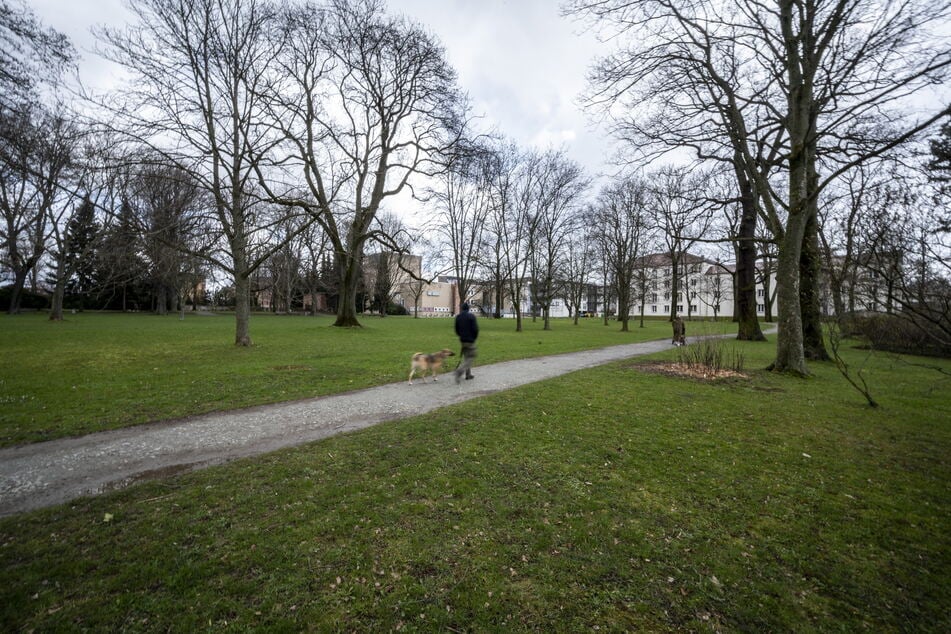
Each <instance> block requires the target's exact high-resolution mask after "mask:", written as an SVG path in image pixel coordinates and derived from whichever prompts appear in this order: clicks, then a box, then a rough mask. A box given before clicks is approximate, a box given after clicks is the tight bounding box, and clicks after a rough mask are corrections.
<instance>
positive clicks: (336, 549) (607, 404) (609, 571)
mask: <svg viewBox="0 0 951 634" xmlns="http://www.w3.org/2000/svg"><path fill="white" fill-rule="evenodd" d="M265 321H266V320H258V324H259V326H258V334H257V335H256V336H257V338H258V341H259V342H260V346H261V350H263V352H262V353H261V356H264V354H265V353H266V352H267V350H269V347H270V346H275V347H279V346H278V344H276V343H275V342H276V341H284V340H285V339H288V340H292V339H294V337H292V336H290V335H287V334H283V335H281V334H278V333H280V329H281V328H283V327H284V326H283V325H280V326H273V328H274V329H275V330H274V331H273V332H274V334H270V333H271V331H269V330H267V331H266V330H265V329H266V328H269V327H270V326H264V325H263V322H265ZM275 322H278V323H281V324H283V323H285V322H281V321H280V320H275ZM286 323H290V320H288V321H287V322H286ZM446 326H448V323H447V324H446ZM67 327H69V326H67ZM174 327H175V325H174V324H172V323H171V322H168V323H167V324H166V323H165V322H162V325H161V328H163V329H165V328H168V329H174ZM186 327H187V326H186ZM205 327H209V328H210V326H205ZM403 327H404V326H402V325H401V326H400V328H403ZM415 327H416V326H414V325H412V324H410V325H406V326H405V328H406V329H407V330H406V332H407V333H408V334H407V338H408V339H410V341H411V342H412V345H408V346H407V348H406V350H401V351H399V354H396V353H394V355H393V360H392V363H393V364H394V365H395V366H396V367H394V368H392V369H390V368H387V369H382V368H381V369H379V371H380V373H381V374H383V373H384V372H387V373H390V374H387V375H386V377H387V378H385V379H384V378H382V377H381V378H380V381H383V380H398V379H400V378H401V376H402V373H403V370H402V367H401V366H402V365H403V364H402V363H400V359H401V358H403V357H405V356H406V353H407V351H412V350H413V349H414V348H419V347H422V348H424V349H425V348H434V347H437V346H439V345H441V344H442V341H446V342H447V343H451V341H452V339H451V337H449V336H448V335H447V336H446V337H444V338H443V339H442V340H438V341H437V340H436V338H434V337H433V336H432V334H431V332H430V333H429V334H428V335H427V334H424V331H422V330H420V331H416V330H414V328H415ZM420 328H422V326H420ZM566 329H567V328H566ZM597 330H598V329H592V330H591V331H590V333H591V334H590V335H588V334H586V335H585V338H586V339H590V340H589V341H588V345H606V344H608V343H610V342H611V341H607V339H610V338H611V337H613V336H614V335H608V334H604V335H601V336H603V337H604V340H601V341H599V342H596V341H595V337H596V336H598V335H596V334H595V331H597ZM377 332H378V331H377V330H375V324H373V325H371V327H370V328H368V329H367V331H366V332H363V331H361V332H355V333H333V334H330V335H327V334H326V331H325V330H321V327H319V326H315V327H314V330H313V332H312V335H313V338H314V340H315V341H317V340H322V339H321V338H323V337H329V338H334V337H336V338H337V339H336V340H337V341H341V340H343V339H344V338H346V337H350V339H351V340H352V339H358V338H363V339H361V340H365V341H366V342H367V346H368V347H373V345H374V343H376V342H377V341H379V340H380V339H378V337H379V335H378V334H377ZM583 332H585V333H588V332H589V331H587V330H585V331H583ZM412 333H415V334H412ZM487 334H490V335H491V337H498V338H499V339H497V341H506V342H508V343H506V345H505V346H502V345H499V346H498V350H497V351H493V352H490V350H492V349H493V348H494V346H489V345H488V341H491V340H492V338H491V337H490V338H487V341H486V345H485V346H484V347H485V350H486V355H485V357H486V358H485V359H484V361H486V362H487V361H488V360H489V359H490V358H491V359H492V360H497V359H500V358H503V357H502V356H496V355H500V354H502V353H503V348H511V347H513V346H515V345H516V342H521V340H518V339H514V338H513V339H503V337H504V336H505V335H504V333H503V332H502V331H501V330H500V331H498V332H496V331H495V330H494V329H489V333H487ZM125 336H131V335H125ZM530 336H531V338H532V340H534V341H538V340H541V341H542V342H543V343H542V344H541V345H539V344H537V343H534V345H536V346H539V347H541V348H546V344H545V341H546V340H545V339H543V338H542V336H541V335H538V334H537V333H532V334H531V335H530ZM632 336H636V335H632ZM143 338H144V335H143ZM525 339H526V340H528V337H526V338H525ZM424 342H429V345H420V344H421V343H424ZM530 343H531V342H530ZM280 345H281V346H283V345H285V344H280ZM523 345H526V347H527V344H523ZM561 345H569V344H567V343H564V344H561ZM728 345H731V346H732V345H734V344H732V343H731V344H728ZM207 346H209V347H208V348H206V349H205V350H206V353H207V351H208V350H209V349H214V350H218V352H215V353H214V355H215V356H216V357H217V358H219V359H220V358H222V357H225V356H227V355H228V354H234V355H236V356H241V357H242V358H245V359H247V358H249V357H251V356H253V355H254V354H258V352H259V351H258V350H255V351H252V354H250V355H249V354H245V353H246V352H248V351H229V350H227V348H226V346H225V345H223V344H220V343H215V342H211V343H209V344H207ZM551 347H554V346H551ZM310 349H311V348H310V347H308V350H310ZM740 349H741V350H742V352H743V354H744V355H745V357H746V366H747V368H758V367H762V366H765V365H766V363H767V362H768V361H770V360H771V359H772V356H773V352H774V349H773V345H772V344H765V345H764V344H744V345H741V346H740ZM285 350H286V349H285ZM552 351H554V350H549V349H546V350H544V352H552ZM508 352H509V350H505V353H508ZM846 353H847V354H848V355H849V357H850V360H851V361H854V362H856V363H858V362H859V361H860V360H861V359H862V358H863V357H864V353H861V352H858V351H852V350H849V351H846ZM298 354H299V357H300V356H303V357H305V358H306V359H307V361H300V360H298V359H290V360H288V359H284V360H283V361H281V363H283V364H298V363H313V364H314V365H313V366H311V369H310V370H309V372H311V373H314V374H316V373H317V372H318V370H317V369H316V368H317V365H319V364H318V358H322V357H318V352H317V350H316V348H315V349H314V352H313V354H311V355H307V354H306V351H299V353H298ZM490 355H492V356H491V357H490ZM276 358H277V357H272V359H275V360H271V361H266V362H264V363H265V366H264V367H267V365H266V364H269V363H270V364H274V365H276V364H277V363H278V361H277V360H276ZM480 360H483V359H480ZM340 363H342V362H340ZM355 363H356V364H357V365H356V367H359V368H364V367H366V363H365V362H363V363H361V362H355ZM929 363H934V364H937V365H941V367H943V368H944V370H945V371H951V363H949V362H929ZM161 365H162V364H156V366H157V367H161ZM236 365H237V367H244V368H247V367H248V365H247V362H246V364H236ZM202 367H206V366H202ZM255 367H256V366H255ZM812 369H813V371H814V372H815V374H816V376H815V378H812V379H809V380H797V379H790V378H785V377H780V376H774V375H771V374H766V373H762V372H758V371H753V372H750V373H749V374H750V375H751V376H750V378H748V379H733V380H729V381H725V382H722V381H721V382H700V381H695V380H690V379H683V378H678V377H672V376H664V375H657V374H651V373H648V372H645V371H644V366H643V365H641V364H640V362H639V361H632V362H625V363H616V364H612V365H608V366H604V367H601V368H597V369H592V370H584V371H581V372H577V373H574V374H570V375H567V376H565V377H561V378H558V379H554V380H550V381H546V382H543V383H537V384H532V385H528V386H524V387H522V388H518V389H514V390H511V391H508V392H505V393H501V394H497V395H494V396H490V397H485V398H481V399H478V400H474V401H469V402H466V403H464V404H460V405H457V406H453V407H450V408H446V409H444V410H440V411H438V412H435V413H432V414H428V415H426V416H425V417H419V418H415V419H408V420H404V421H399V422H392V423H386V424H383V425H380V426H377V427H374V428H371V429H367V430H363V431H361V432H357V433H353V434H349V435H346V436H340V437H336V438H332V439H329V440H325V441H321V442H318V443H314V444H311V445H307V446H303V447H300V448H296V449H293V450H288V451H281V452H277V453H274V454H270V455H268V456H265V457H261V458H256V459H249V460H244V461H239V462H235V463H231V464H229V465H225V466H222V467H216V468H212V469H208V470H205V471H201V472H197V473H191V474H186V475H182V476H178V477H174V478H171V479H168V480H165V481H161V482H151V483H146V484H143V485H139V486H136V487H133V488H130V489H127V490H123V491H119V492H116V493H113V494H109V495H104V496H100V497H97V498H90V499H84V500H79V501H76V502H74V503H71V504H68V505H64V506H61V507H57V508H52V509H46V510H43V511H37V512H34V513H29V514H24V515H21V516H17V517H13V518H7V519H5V520H2V521H0V630H2V631H30V630H34V629H35V630H37V631H74V630H84V629H88V630H94V631H101V630H110V631H114V630H133V631H178V632H188V631H212V630H214V631H248V630H258V631H308V630H310V631H348V632H350V631H352V632H371V631H374V632H375V631H440V632H496V631H541V632H578V631H594V630H595V629H597V631H600V632H605V631H672V632H674V631H677V632H679V631H748V632H764V631H797V632H803V631H845V632H852V631H871V632H905V631H916V632H927V631H932V632H947V631H951V616H949V615H951V585H949V579H951V464H949V457H951V390H949V385H951V384H949V379H948V377H947V376H942V375H940V374H938V373H937V372H935V371H933V370H927V369H924V368H921V367H916V366H914V365H909V364H907V363H905V362H902V361H899V360H895V359H892V358H889V357H886V356H880V357H877V358H876V359H875V360H873V362H872V365H871V366H870V368H869V370H870V375H869V377H870V383H871V386H872V389H873V392H874V395H875V396H876V398H877V400H878V401H879V402H880V403H881V404H882V407H881V408H880V409H878V410H871V409H869V408H867V407H866V406H864V404H863V403H864V401H863V399H862V398H861V396H859V395H858V394H856V393H854V392H852V391H851V389H850V388H848V387H847V385H846V384H845V383H844V381H843V380H842V379H841V378H839V377H838V375H837V374H836V371H835V369H834V368H832V367H831V366H830V365H824V364H814V365H813V366H812ZM248 371H249V372H250V373H254V371H252V370H248ZM363 380H365V379H363ZM311 389H315V388H313V387H311Z"/></svg>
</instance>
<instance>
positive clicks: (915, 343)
mask: <svg viewBox="0 0 951 634" xmlns="http://www.w3.org/2000/svg"><path fill="white" fill-rule="evenodd" d="M844 330H846V331H847V332H848V333H849V334H850V335H851V336H857V337H860V338H862V339H864V340H866V341H867V342H868V344H869V345H870V346H871V347H872V348H874V349H876V350H884V351H886V352H897V353H900V354H914V355H920V356H926V357H951V345H949V344H948V343H947V342H946V341H945V337H944V336H943V335H942V333H941V332H940V329H939V328H938V326H936V325H935V324H932V323H930V322H927V321H924V320H921V319H919V320H918V321H915V320H914V318H913V317H911V316H906V315H888V314H884V313H870V314H864V315H854V316H852V317H851V318H850V320H849V322H848V324H847V325H846V328H845V329H844Z"/></svg>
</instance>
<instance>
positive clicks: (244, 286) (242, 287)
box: [234, 258, 251, 347]
mask: <svg viewBox="0 0 951 634" xmlns="http://www.w3.org/2000/svg"><path fill="white" fill-rule="evenodd" d="M242 259H243V258H242ZM234 345H236V346H242V347H247V346H250V345H251V282H250V281H249V280H248V278H247V277H246V276H244V275H241V274H238V275H235V276H234Z"/></svg>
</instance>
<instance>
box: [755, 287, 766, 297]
mask: <svg viewBox="0 0 951 634" xmlns="http://www.w3.org/2000/svg"><path fill="white" fill-rule="evenodd" d="M765 294H766V292H765V291H764V290H763V289H761V288H758V289H756V296H757V297H764V296H765Z"/></svg>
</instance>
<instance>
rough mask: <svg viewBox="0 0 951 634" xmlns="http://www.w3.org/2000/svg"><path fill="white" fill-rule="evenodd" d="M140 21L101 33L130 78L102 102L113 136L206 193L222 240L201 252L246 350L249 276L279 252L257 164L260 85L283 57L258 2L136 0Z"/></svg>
mask: <svg viewBox="0 0 951 634" xmlns="http://www.w3.org/2000/svg"><path fill="white" fill-rule="evenodd" d="M130 8H131V10H132V12H133V14H134V15H135V16H136V17H137V19H138V21H137V23H136V24H134V25H132V26H129V27H128V28H126V29H125V30H117V29H101V30H100V31H99V37H100V39H101V41H102V42H103V44H104V45H105V46H104V51H103V54H104V55H105V56H106V57H107V58H108V59H110V60H112V61H114V62H116V63H117V64H119V65H120V66H122V67H124V68H125V69H126V70H127V71H129V72H130V74H131V79H130V81H129V82H128V83H127V84H126V85H125V87H123V88H121V89H119V90H118V91H116V92H114V93H112V94H110V95H108V96H107V97H106V98H105V99H100V100H99V106H100V107H101V108H102V109H103V110H104V111H105V112H109V113H110V114H112V115H114V120H115V122H116V123H115V125H114V126H113V127H114V129H115V131H116V132H117V133H120V134H122V135H124V138H126V139H128V141H129V142H131V143H132V144H134V145H136V146H145V147H147V148H149V149H150V151H151V152H152V153H153V154H154V155H155V156H157V157H160V159H161V161H162V162H163V163H166V164H169V165H172V166H174V167H175V168H176V169H179V170H182V171H185V172H187V173H188V174H189V175H190V177H191V178H193V179H194V180H195V181H196V182H198V183H199V184H200V185H201V187H202V188H203V189H204V190H205V191H207V192H208V194H209V195H210V196H211V199H212V205H211V210H212V213H213V217H214V219H215V221H216V222H217V224H218V226H219V227H220V230H221V232H222V233H223V235H224V237H225V240H224V242H223V245H222V246H223V247H224V248H223V249H222V250H220V251H217V252H213V253H209V254H207V256H206V257H207V258H208V259H209V261H211V262H212V263H213V264H215V265H216V266H218V267H220V268H221V269H223V270H225V271H227V272H228V274H229V276H230V277H231V278H232V280H233V281H234V287H235V344H236V345H239V346H249V345H251V344H252V340H251V331H250V315H251V293H250V283H249V278H250V276H251V275H252V273H253V272H254V271H255V270H257V268H258V267H259V266H260V265H261V264H262V263H263V262H264V261H265V260H267V258H268V257H269V255H270V254H271V253H272V252H274V251H276V250H278V249H279V248H280V247H281V246H282V245H281V244H280V243H267V241H268V240H269V239H270V238H272V237H273V236H272V235H271V234H269V233H268V231H267V229H268V225H269V223H270V222H271V221H272V220H273V217H272V216H268V215H267V214H264V213H262V209H261V201H260V197H259V196H258V195H257V192H256V191H255V187H254V183H255V180H256V173H257V172H256V171H255V170H256V167H257V165H258V163H259V161H260V157H261V154H262V153H263V152H264V151H265V150H266V149H267V148H268V147H269V144H270V143H271V141H272V139H271V135H270V133H269V130H270V128H269V122H268V121H265V120H262V111H263V108H262V99H263V97H262V95H261V94H260V93H259V91H258V89H259V88H260V87H261V85H262V83H263V81H264V78H265V76H266V74H267V73H268V72H269V70H270V68H271V65H272V63H273V59H274V56H275V55H276V53H277V51H278V50H280V48H281V47H280V42H278V41H276V40H275V38H273V37H272V35H273V29H271V25H272V24H273V20H274V16H273V11H272V9H271V8H270V5H268V4H265V3H264V2H263V1H262V0H141V1H139V2H135V3H133V4H131V5H130Z"/></svg>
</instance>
